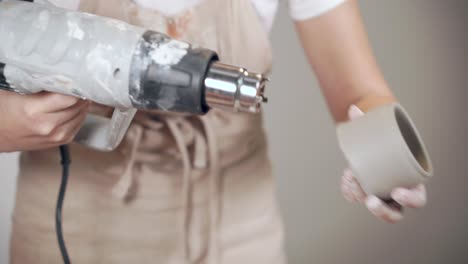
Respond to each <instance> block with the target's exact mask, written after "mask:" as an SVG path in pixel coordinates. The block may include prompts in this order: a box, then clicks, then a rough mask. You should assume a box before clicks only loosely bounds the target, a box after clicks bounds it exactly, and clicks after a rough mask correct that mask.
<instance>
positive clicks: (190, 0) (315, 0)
mask: <svg viewBox="0 0 468 264" xmlns="http://www.w3.org/2000/svg"><path fill="white" fill-rule="evenodd" d="M134 1H135V2H137V3H138V4H139V5H141V6H143V7H145V8H150V9H154V10H158V11H159V12H161V13H163V14H165V15H168V16H170V15H174V14H177V13H179V12H182V11H184V10H185V9H188V8H190V7H192V6H194V5H196V4H198V3H200V2H202V1H203V0H170V1H169V0H134ZM251 1H252V4H253V6H254V7H255V9H256V10H257V13H258V15H259V17H260V19H261V20H262V22H263V25H264V26H265V30H267V31H269V30H270V29H271V26H272V24H273V21H274V18H275V15H276V11H277V9H278V3H279V1H280V0H251ZM288 1H289V10H290V14H291V17H292V18H293V19H294V20H304V19H308V18H311V17H315V16H318V15H320V14H323V13H325V12H327V11H329V10H330V9H332V8H334V7H336V6H338V5H339V4H341V3H343V2H344V1H345V0H288ZM50 2H52V3H54V4H56V5H58V6H61V7H65V8H69V9H76V8H77V7H78V4H79V2H80V0H50Z"/></svg>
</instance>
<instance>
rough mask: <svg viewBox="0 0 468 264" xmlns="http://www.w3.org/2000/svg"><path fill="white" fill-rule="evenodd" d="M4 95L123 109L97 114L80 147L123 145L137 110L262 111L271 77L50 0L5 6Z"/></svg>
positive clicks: (12, 1)
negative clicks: (43, 94) (72, 99)
mask: <svg viewBox="0 0 468 264" xmlns="http://www.w3.org/2000/svg"><path fill="white" fill-rule="evenodd" d="M0 35H1V36H2V41H0V89H4V90H9V91H13V92H17V93H21V94H28V93H37V92H40V91H49V92H57V93H62V94H67V95H73V96H77V97H81V98H83V99H88V100H91V101H94V102H97V103H100V104H103V105H107V106H112V107H115V111H114V113H113V116H112V119H107V118H104V117H100V116H95V115H89V116H88V118H87V119H86V121H85V123H84V125H83V127H82V129H81V131H80V132H79V133H78V135H77V138H76V141H78V142H80V143H83V144H86V145H88V146H90V147H93V148H95V149H99V150H105V151H110V150H113V149H114V148H116V147H117V146H118V144H119V143H120V141H121V140H122V138H123V136H124V135H125V133H126V131H127V129H128V127H129V125H130V123H131V121H132V119H133V117H134V115H135V113H136V111H137V109H140V110H161V111H167V112H182V113H190V114H204V113H206V112H207V111H208V110H209V109H210V108H221V109H226V110H234V111H242V112H258V111H259V109H260V105H261V103H262V102H265V101H266V98H265V97H264V88H265V83H266V79H265V78H264V76H263V75H261V74H255V73H251V72H248V71H247V70H245V69H243V68H239V67H236V66H231V65H226V64H222V63H220V62H219V61H218V56H217V54H216V53H215V52H214V51H211V50H207V49H203V48H195V47H193V46H191V45H190V44H188V43H185V42H181V41H177V40H174V39H171V38H170V37H168V36H167V35H164V34H161V33H158V32H154V31H150V30H146V29H144V28H140V27H136V26H132V25H129V24H126V23H124V22H121V21H118V20H114V19H109V18H104V17H100V16H95V15H91V14H87V13H80V12H73V11H68V10H65V9H61V8H58V7H55V6H53V5H51V4H49V3H47V2H45V1H41V2H39V3H38V1H36V3H34V2H33V1H27V2H23V1H17V0H3V1H2V0H0Z"/></svg>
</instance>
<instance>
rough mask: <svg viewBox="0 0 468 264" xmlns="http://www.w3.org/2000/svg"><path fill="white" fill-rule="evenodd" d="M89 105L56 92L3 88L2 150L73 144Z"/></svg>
mask: <svg viewBox="0 0 468 264" xmlns="http://www.w3.org/2000/svg"><path fill="white" fill-rule="evenodd" d="M88 107H89V102H88V101H84V100H82V99H79V98H76V97H71V96H66V95H61V94H56V93H48V92H41V93H37V94H31V95H19V94H17V93H12V92H7V91H2V90H0V152H12V151H25V150H38V149H45V148H51V147H56V146H59V145H62V144H67V143H70V142H71V141H72V140H73V139H74V137H75V135H76V134H77V133H78V131H79V130H80V128H81V125H82V124H83V122H84V120H85V118H86V115H87V113H88Z"/></svg>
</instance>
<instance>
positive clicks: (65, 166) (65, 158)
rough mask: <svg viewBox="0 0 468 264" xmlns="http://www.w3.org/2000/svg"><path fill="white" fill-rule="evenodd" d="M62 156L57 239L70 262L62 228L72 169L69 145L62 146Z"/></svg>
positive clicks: (56, 217)
mask: <svg viewBox="0 0 468 264" xmlns="http://www.w3.org/2000/svg"><path fill="white" fill-rule="evenodd" d="M60 157H61V159H62V161H61V164H62V182H61V183H60V190H59V193H58V198H57V207H56V209H55V230H56V233H57V240H58V244H59V247H60V253H61V254H62V258H63V263H64V264H70V263H71V262H70V257H69V256H68V252H67V247H66V245H65V240H64V238H63V230H62V207H63V201H64V199H65V192H66V190H67V183H68V175H69V170H70V163H71V159H70V150H69V148H68V146H67V145H63V146H60Z"/></svg>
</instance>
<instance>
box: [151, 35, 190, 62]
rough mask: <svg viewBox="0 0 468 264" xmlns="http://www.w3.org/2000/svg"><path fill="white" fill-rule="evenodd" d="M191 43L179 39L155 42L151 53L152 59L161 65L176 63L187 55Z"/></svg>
mask: <svg viewBox="0 0 468 264" xmlns="http://www.w3.org/2000/svg"><path fill="white" fill-rule="evenodd" d="M189 47H190V46H189V44H187V43H185V42H181V41H177V40H170V41H169V42H166V43H160V44H159V45H158V44H156V43H155V44H153V45H152V47H151V48H153V50H152V51H151V52H150V53H149V55H150V57H151V59H152V60H153V61H154V62H155V63H157V64H159V65H168V66H171V65H176V64H177V63H179V62H180V61H181V60H182V58H183V57H184V56H185V55H187V52H188V51H187V49H188V48H189Z"/></svg>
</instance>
